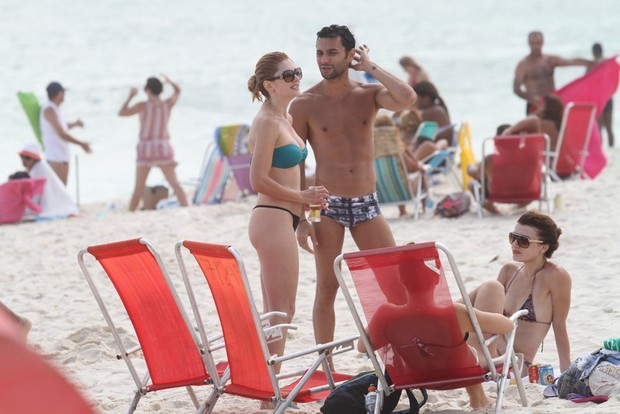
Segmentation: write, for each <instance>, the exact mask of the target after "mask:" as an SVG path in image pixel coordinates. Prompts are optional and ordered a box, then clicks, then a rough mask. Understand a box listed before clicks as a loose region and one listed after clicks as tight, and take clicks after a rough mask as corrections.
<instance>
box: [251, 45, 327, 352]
mask: <svg viewBox="0 0 620 414" xmlns="http://www.w3.org/2000/svg"><path fill="white" fill-rule="evenodd" d="M301 77H302V71H301V68H298V67H296V66H295V64H294V63H293V62H292V61H291V60H290V59H289V57H288V56H287V55H286V54H284V53H282V52H272V53H268V54H266V55H264V56H263V57H261V58H260V60H259V61H258V63H257V64H256V68H255V71H254V75H252V76H251V77H250V79H249V81H248V89H249V90H250V92H251V93H252V100H253V101H254V100H258V101H260V102H263V104H262V105H261V107H260V109H259V111H258V113H257V114H256V116H255V118H254V120H253V122H252V126H251V127H250V134H249V145H250V150H251V151H252V165H251V167H250V182H251V184H252V188H253V189H254V190H255V191H256V192H257V193H258V196H257V199H256V206H255V207H254V209H253V210H252V215H251V216H250V223H249V228H248V233H249V236H250V241H251V243H252V245H253V246H254V248H255V249H256V252H257V253H258V259H259V262H260V277H261V287H262V294H263V311H265V312H269V311H280V312H284V313H286V317H272V318H271V320H270V323H271V325H275V324H279V323H290V322H291V320H292V318H293V314H294V313H295V297H296V295H297V282H298V277H299V256H298V247H297V238H296V236H295V229H296V227H297V224H299V220H300V218H299V216H297V214H298V212H299V211H301V210H302V204H310V203H311V204H322V205H323V207H324V208H327V204H326V199H327V196H328V195H329V194H328V192H327V190H326V189H325V187H323V186H318V187H313V188H312V189H308V190H301V189H300V185H299V183H300V175H301V168H303V165H304V164H303V163H304V160H305V159H306V156H307V154H308V149H307V148H306V146H305V144H304V142H303V141H302V139H301V138H299V136H298V135H297V134H296V133H295V130H294V129H293V127H292V118H291V116H290V115H289V114H288V111H287V109H288V105H289V103H290V102H291V101H292V100H293V99H294V98H295V97H297V96H299V94H300V91H299V81H300V80H301ZM286 334H287V333H286V330H283V333H282V340H280V341H276V342H272V343H270V344H269V352H270V354H272V355H273V354H277V355H282V353H283V352H284V344H285V341H286Z"/></svg>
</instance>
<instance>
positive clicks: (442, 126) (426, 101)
mask: <svg viewBox="0 0 620 414" xmlns="http://www.w3.org/2000/svg"><path fill="white" fill-rule="evenodd" d="M413 90H414V91H415V92H416V93H417V94H418V100H417V101H416V104H415V106H416V107H417V108H418V109H419V110H420V113H421V114H422V120H423V121H433V122H437V126H438V128H439V129H438V133H437V136H435V137H434V140H432V139H430V138H432V137H424V138H425V139H420V142H418V143H414V145H415V150H414V155H415V157H416V158H417V159H419V160H424V159H425V158H426V157H428V156H429V155H431V154H432V153H433V152H435V151H436V150H438V149H446V148H448V147H449V146H450V145H451V144H452V143H453V142H452V141H453V139H454V126H453V125H452V123H451V121H450V114H449V113H448V107H447V106H446V103H445V102H444V100H443V99H442V98H441V96H439V92H438V91H437V88H436V87H435V85H433V84H432V83H431V82H429V81H423V82H420V83H418V84H417V85H416V86H414V88H413Z"/></svg>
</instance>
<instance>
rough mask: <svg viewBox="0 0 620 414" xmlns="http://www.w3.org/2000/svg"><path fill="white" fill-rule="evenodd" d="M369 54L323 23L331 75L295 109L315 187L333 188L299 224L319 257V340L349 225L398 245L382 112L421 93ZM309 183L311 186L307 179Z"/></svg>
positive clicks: (324, 62)
mask: <svg viewBox="0 0 620 414" xmlns="http://www.w3.org/2000/svg"><path fill="white" fill-rule="evenodd" d="M369 51H370V49H369V48H368V47H367V46H366V45H361V46H359V47H357V48H356V47H355V37H354V36H353V34H352V33H351V32H350V30H349V29H348V28H347V27H346V26H339V25H331V26H327V27H324V28H322V29H321V30H320V31H319V32H318V33H317V41H316V60H317V64H318V66H319V70H320V72H321V76H322V77H323V80H322V81H320V82H319V83H317V84H316V85H314V86H312V87H311V88H310V89H308V90H306V91H305V92H303V93H302V94H301V95H300V96H299V97H298V98H296V99H295V100H294V101H293V102H292V103H291V107H290V109H289V112H290V114H291V115H292V117H293V127H294V128H295V130H296V131H297V134H299V136H300V137H301V138H302V139H303V140H304V141H307V142H309V143H310V145H311V146H312V150H313V153H314V157H315V159H316V173H315V177H314V184H313V185H315V186H317V185H321V186H325V188H327V189H328V190H329V192H330V196H329V198H328V203H329V208H328V209H326V210H322V211H321V215H322V220H321V221H320V222H315V223H313V224H310V223H308V222H307V221H305V220H304V219H303V218H304V217H305V214H304V211H301V212H300V213H301V214H300V216H301V217H302V221H301V223H300V224H299V227H298V228H297V239H298V242H299V245H300V246H301V247H302V248H303V249H305V250H307V251H308V252H310V253H314V254H315V263H316V268H317V285H316V296H315V301H314V310H313V325H314V336H315V340H316V342H317V343H326V342H329V341H331V340H332V339H333V337H334V330H335V325H336V322H335V320H336V318H335V312H334V301H335V299H336V294H337V292H338V282H337V280H336V276H335V274H334V270H333V263H334V259H335V258H336V256H338V255H339V254H340V253H341V252H342V245H343V242H344V232H345V227H347V228H349V231H350V232H351V236H352V237H353V239H354V240H355V243H356V244H357V246H358V248H360V249H361V250H366V249H373V248H378V247H389V246H394V245H395V241H394V237H393V236H392V231H391V229H390V226H389V224H388V222H387V220H386V219H385V217H383V216H382V215H381V211H380V210H379V205H378V201H377V195H376V175H375V170H374V162H373V151H374V149H373V125H374V120H375V116H376V114H377V111H378V110H379V109H381V108H384V109H387V110H389V111H400V110H403V109H406V108H409V107H411V106H412V105H413V104H414V103H415V101H416V94H415V92H414V91H413V89H412V88H411V87H410V86H409V85H408V84H407V83H406V82H403V81H402V80H400V79H398V78H397V77H396V76H394V75H392V74H390V73H388V72H387V71H385V70H384V69H383V68H381V67H379V66H378V65H377V64H375V63H374V62H372V61H371V60H370V57H369V55H368V52H369ZM349 68H351V69H354V70H356V71H362V72H365V73H367V74H369V75H372V76H373V77H374V78H375V79H376V80H377V81H378V82H377V83H360V82H357V81H353V80H351V79H349ZM302 172H303V169H302ZM309 184H310V185H312V183H309ZM301 185H302V188H305V187H306V185H307V184H306V182H305V177H303V176H302V183H301ZM308 238H310V239H311V240H312V243H313V245H312V246H310V245H309V244H308Z"/></svg>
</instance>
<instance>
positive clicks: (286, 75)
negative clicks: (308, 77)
mask: <svg viewBox="0 0 620 414" xmlns="http://www.w3.org/2000/svg"><path fill="white" fill-rule="evenodd" d="M295 76H297V77H298V78H299V79H301V78H303V76H304V74H303V73H302V72H301V68H295V69H293V70H285V71H284V72H282V74H281V75H278V76H274V77H273V78H269V79H267V80H270V81H272V80H276V79H283V80H284V82H293V81H294V80H295Z"/></svg>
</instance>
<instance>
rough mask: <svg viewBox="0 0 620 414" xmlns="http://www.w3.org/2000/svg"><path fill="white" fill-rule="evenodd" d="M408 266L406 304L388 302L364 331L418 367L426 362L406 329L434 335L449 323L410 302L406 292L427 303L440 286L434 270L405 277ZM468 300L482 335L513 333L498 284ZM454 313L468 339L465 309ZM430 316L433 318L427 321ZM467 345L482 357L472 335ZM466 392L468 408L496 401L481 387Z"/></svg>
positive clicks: (483, 288)
mask: <svg viewBox="0 0 620 414" xmlns="http://www.w3.org/2000/svg"><path fill="white" fill-rule="evenodd" d="M407 266H408V267H407V269H404V270H402V275H403V277H402V278H401V281H402V284H403V287H404V288H405V289H404V290H405V295H406V299H405V300H404V302H405V303H404V304H396V303H398V302H400V300H398V299H399V298H393V299H394V300H392V301H391V303H388V304H385V305H382V306H381V307H380V308H379V309H377V312H376V313H375V315H374V316H373V318H372V319H371V320H370V322H369V324H368V328H367V331H368V336H369V338H370V340H371V342H372V344H373V345H374V347H375V348H376V349H379V348H382V347H383V346H386V345H388V344H389V345H390V346H391V347H392V350H393V351H394V353H395V354H397V355H398V357H399V360H400V361H402V363H404V364H407V361H412V362H411V365H412V366H415V367H417V368H420V367H422V366H423V365H424V363H425V361H424V359H421V358H420V356H419V352H420V351H419V348H418V347H412V346H411V339H412V338H411V334H410V332H411V331H412V328H407V326H408V325H409V326H415V327H416V328H417V329H416V331H417V332H427V331H428V332H430V331H432V332H437V331H438V330H439V331H441V330H448V329H449V321H447V320H446V325H445V326H438V325H437V324H438V322H439V321H442V319H443V317H444V316H445V313H444V312H441V313H440V314H437V315H433V314H432V313H434V312H436V311H438V308H432V307H428V308H427V307H420V306H419V305H418V303H417V302H416V301H414V300H410V299H409V297H410V293H409V292H414V294H415V295H416V297H417V298H420V295H424V296H427V298H428V301H432V300H433V295H434V294H435V286H436V285H437V284H438V283H439V276H438V275H437V274H436V273H435V272H434V271H430V272H428V274H425V275H424V276H425V277H419V278H413V277H404V276H406V275H407V272H408V271H411V267H409V265H407ZM418 270H420V269H418ZM427 276H428V277H427ZM470 297H471V302H472V305H473V307H474V311H475V313H476V317H477V319H478V322H479V324H480V328H481V329H482V331H483V332H484V333H485V336H490V335H494V334H506V333H508V332H510V331H511V330H512V328H513V323H512V321H511V320H510V319H509V318H508V317H506V316H504V315H502V311H503V310H504V289H503V286H502V285H501V284H500V283H499V282H497V281H495V280H493V281H488V282H485V283H483V284H482V285H481V286H480V287H479V288H478V289H476V290H475V291H474V292H472V294H471V295H470ZM392 302H393V303H392ZM454 310H455V311H456V316H457V319H458V323H459V326H460V328H461V333H462V335H463V338H465V340H468V337H470V332H472V333H473V332H474V327H473V324H472V322H471V319H470V318H469V314H468V313H467V308H466V307H465V305H464V304H463V303H460V302H456V303H454ZM431 316H434V317H432V318H430V319H429V317H431ZM429 324H432V326H429ZM496 344H497V341H494V342H493V343H492V344H490V345H489V351H490V352H491V355H492V356H497V351H496ZM468 345H469V347H470V349H471V351H472V353H473V354H474V355H475V356H476V358H478V355H482V350H481V349H480V345H479V344H478V341H477V339H476V337H475V335H471V339H469V340H468ZM357 347H358V350H359V351H360V352H362V353H365V352H366V347H365V346H364V343H363V342H362V341H361V340H360V341H359V342H358V346H357ZM451 355H453V354H451V353H449V354H447V355H445V357H446V358H450V356H451ZM442 357H444V356H442ZM454 357H455V358H457V359H459V358H460V356H458V355H454ZM429 362H430V365H428V369H433V366H434V362H433V361H431V360H429ZM455 362H456V361H455ZM465 390H466V391H467V394H468V395H469V403H470V406H471V407H472V408H474V409H476V408H481V407H488V406H490V405H493V404H494V402H495V400H494V399H493V398H491V397H489V396H488V395H487V394H486V392H485V391H484V388H483V387H482V384H475V385H471V386H468V387H465Z"/></svg>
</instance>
